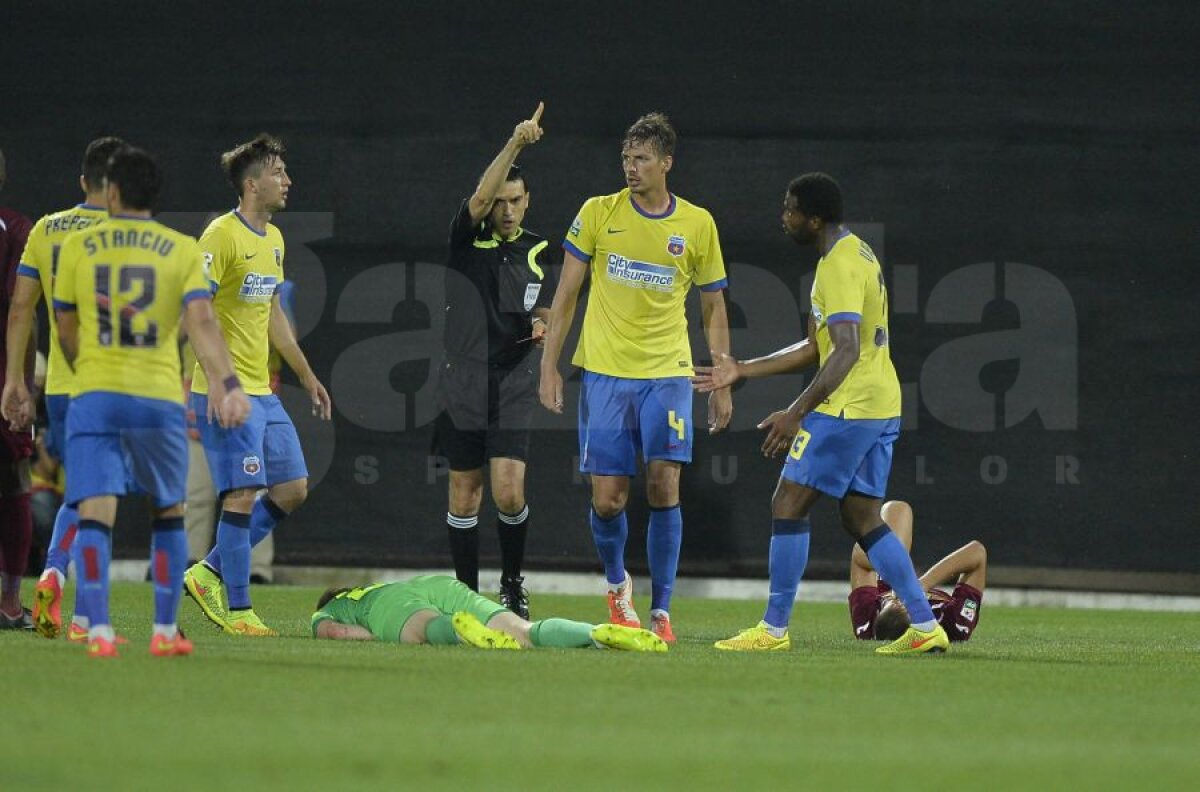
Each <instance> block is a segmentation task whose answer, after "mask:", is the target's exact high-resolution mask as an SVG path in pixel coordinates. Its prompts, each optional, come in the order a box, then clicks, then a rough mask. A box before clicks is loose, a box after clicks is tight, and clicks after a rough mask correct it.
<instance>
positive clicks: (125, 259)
mask: <svg viewBox="0 0 1200 792" xmlns="http://www.w3.org/2000/svg"><path fill="white" fill-rule="evenodd" d="M161 183H162V180H161V176H160V174H159V170H158V166H157V164H156V163H155V162H154V160H153V159H152V158H151V157H150V155H148V154H147V153H146V152H144V151H141V150H140V149H134V148H128V147H127V148H123V149H120V150H118V151H117V152H116V153H114V154H113V155H112V157H111V158H110V159H109V161H108V172H107V175H106V178H105V185H106V187H105V190H106V196H105V197H106V199H107V204H108V213H109V219H108V220H107V221H105V222H104V223H99V224H97V225H96V226H94V227H92V228H88V229H85V230H83V231H78V232H76V233H74V234H72V235H71V236H69V237H68V238H67V240H66V241H65V242H64V243H63V247H62V250H61V253H60V255H59V266H58V273H57V276H56V277H55V281H54V310H55V317H56V321H57V324H58V335H59V343H60V344H61V346H62V350H63V354H64V358H65V359H66V361H67V362H68V363H69V364H71V365H72V366H73V367H74V370H75V377H76V379H75V395H74V397H73V399H72V404H71V410H70V414H69V416H68V417H67V449H68V451H67V455H68V457H69V458H70V459H73V460H76V464H74V465H73V467H72V469H71V470H70V472H69V475H68V477H67V493H66V501H67V502H68V503H70V504H71V505H73V506H75V508H77V509H78V510H79V535H78V540H77V542H76V547H77V552H76V558H77V559H78V561H79V565H80V574H79V578H80V580H79V586H80V588H82V589H83V597H84V601H85V602H86V604H87V614H88V617H89V619H90V621H91V623H90V626H89V628H88V654H89V655H91V656H92V657H115V656H116V655H117V648H116V642H117V641H116V635H115V634H114V632H113V629H112V625H111V623H110V621H109V615H108V566H109V561H110V559H111V555H112V539H111V534H112V528H113V523H114V521H115V520H116V516H117V498H118V497H120V496H121V495H125V494H128V493H132V492H138V493H144V494H146V495H149V496H150V498H151V500H152V506H153V512H154V521H153V526H152V527H153V533H152V537H153V538H152V539H151V545H150V547H151V560H150V568H151V571H152V576H153V580H154V630H153V634H152V637H151V640H150V652H151V654H154V655H157V656H160V657H170V656H176V655H186V654H191V651H192V646H191V643H190V642H189V641H188V640H187V639H185V638H183V636H181V635H180V634H179V631H178V628H177V627H176V616H177V612H178V609H179V598H180V596H181V594H182V590H183V572H184V569H185V568H186V567H187V539H186V537H185V535H184V530H183V504H184V501H185V499H186V497H187V428H186V423H185V419H184V407H183V394H182V393H180V389H179V342H178V339H179V325H180V315H181V313H182V318H183V322H184V323H185V324H186V327H187V332H188V337H189V338H190V339H191V342H192V346H193V348H194V349H195V350H196V356H197V358H198V359H199V360H200V361H201V362H202V363H203V365H204V368H205V370H206V371H207V372H208V374H209V376H210V377H211V378H212V387H211V388H210V389H209V392H210V394H211V396H212V399H213V404H214V413H215V414H216V416H217V418H218V420H219V421H220V422H221V424H222V425H223V426H229V427H236V426H238V425H240V424H242V423H243V422H244V421H245V420H246V417H247V416H248V415H249V413H250V402H249V400H248V399H247V398H246V394H245V392H244V391H243V390H242V386H241V383H240V382H239V381H238V378H237V375H236V374H234V372H233V361H232V359H231V358H230V356H229V350H228V348H227V347H226V346H225V341H224V340H223V339H222V337H221V332H220V328H219V326H218V325H217V322H216V319H215V318H214V316H213V310H212V296H211V293H210V292H209V289H208V283H207V282H206V280H205V278H204V269H203V267H204V264H203V258H202V257H201V255H200V250H199V248H198V247H197V245H196V243H195V241H194V240H193V239H192V238H191V237H188V236H185V235H183V234H180V233H178V232H176V231H172V230H171V229H169V228H166V227H165V226H162V225H159V224H158V223H156V222H155V221H154V220H153V219H152V217H151V212H152V209H153V207H154V204H155V202H156V201H157V198H158V192H159V188H160V185H161Z"/></svg>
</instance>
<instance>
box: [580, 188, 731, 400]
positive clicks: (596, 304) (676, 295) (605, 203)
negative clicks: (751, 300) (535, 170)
mask: <svg viewBox="0 0 1200 792" xmlns="http://www.w3.org/2000/svg"><path fill="white" fill-rule="evenodd" d="M563 247H564V248H565V249H566V250H567V251H568V252H569V253H571V254H572V255H573V256H575V257H576V258H578V259H580V260H581V261H584V262H590V264H591V267H590V273H591V293H590V295H589V297H588V305H587V310H586V312H585V313H584V317H583V331H582V334H581V335H580V338H579V347H578V349H576V350H575V357H574V358H573V359H572V362H573V363H574V364H575V365H576V366H580V367H581V368H584V369H586V370H588V371H592V372H595V373H597V374H607V375H609V376H613V377H626V378H629V379H654V378H658V377H690V376H691V375H692V373H693V372H692V350H691V345H690V344H689V343H688V330H687V317H686V316H685V314H684V300H685V298H686V297H687V293H688V290H689V289H690V288H691V286H692V284H696V285H698V286H699V287H700V288H701V289H703V290H705V291H717V290H720V289H723V288H725V287H726V285H727V280H726V277H725V260H724V258H722V256H721V242H720V240H719V239H718V237H717V225H716V223H714V222H713V219H712V215H710V214H709V213H708V211H707V210H705V209H702V208H701V207H699V206H696V205H694V204H691V203H688V202H687V201H685V200H683V199H682V198H679V197H677V196H675V195H672V196H671V203H670V205H669V206H668V207H667V210H666V211H665V212H663V213H662V214H661V215H652V214H649V213H648V212H646V211H644V210H643V209H642V208H641V207H639V206H637V205H636V204H635V203H634V202H633V198H632V196H631V195H630V192H629V190H628V188H626V189H624V190H622V191H621V192H619V193H616V194H614V195H603V196H598V197H595V198H589V199H588V200H587V202H585V203H584V205H583V208H582V209H580V210H579V216H578V217H576V218H575V222H574V223H572V224H571V228H570V230H569V231H568V232H567V238H566V241H565V242H564V243H563Z"/></svg>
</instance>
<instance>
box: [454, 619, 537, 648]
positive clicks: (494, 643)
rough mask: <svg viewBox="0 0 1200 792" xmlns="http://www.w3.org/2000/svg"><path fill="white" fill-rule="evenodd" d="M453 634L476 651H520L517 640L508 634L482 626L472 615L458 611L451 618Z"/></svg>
mask: <svg viewBox="0 0 1200 792" xmlns="http://www.w3.org/2000/svg"><path fill="white" fill-rule="evenodd" d="M450 623H451V624H453V625H454V632H455V633H457V634H458V638H459V640H461V641H462V642H463V643H465V644H467V645H469V646H474V647H475V648H476V649H520V648H521V645H520V644H519V643H517V639H516V638H513V637H512V636H511V635H509V634H508V633H504V632H500V631H499V630H493V629H492V628H491V627H488V626H486V625H484V623H483V622H481V621H479V619H477V618H476V617H475V616H474V614H471V613H468V612H467V611H459V612H458V613H456V614H454V616H452V617H451V619H450Z"/></svg>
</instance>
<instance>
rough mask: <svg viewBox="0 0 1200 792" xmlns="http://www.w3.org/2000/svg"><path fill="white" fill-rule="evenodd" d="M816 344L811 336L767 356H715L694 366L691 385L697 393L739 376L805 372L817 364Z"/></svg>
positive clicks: (746, 377)
mask: <svg viewBox="0 0 1200 792" xmlns="http://www.w3.org/2000/svg"><path fill="white" fill-rule="evenodd" d="M818 361H819V358H818V355H817V345H816V344H815V343H813V341H812V339H811V338H806V339H804V340H803V341H800V342H797V343H795V344H792V345H791V346H786V347H784V348H783V349H778V350H776V351H774V352H772V353H771V354H769V355H764V356H763V357H757V358H752V359H750V360H736V359H735V358H734V357H733V356H732V355H725V354H721V355H717V356H716V357H715V358H714V359H713V365H711V366H696V367H695V369H696V376H695V377H693V378H692V387H694V388H695V389H696V390H697V391H699V392H700V393H709V392H710V391H714V390H716V389H717V388H727V387H729V386H730V385H733V384H734V383H736V382H737V381H738V380H740V379H750V378H752V377H770V376H774V375H775V374H789V373H792V372H796V371H804V370H805V369H809V368H812V367H813V366H815V365H817V363H818Z"/></svg>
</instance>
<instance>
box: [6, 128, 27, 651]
mask: <svg viewBox="0 0 1200 792" xmlns="http://www.w3.org/2000/svg"><path fill="white" fill-rule="evenodd" d="M6 176H7V169H6V167H5V162H4V152H2V151H0V189H3V187H4V181H5V177H6ZM32 228H33V222H32V221H31V220H30V219H29V218H28V217H26V216H25V215H23V214H21V213H20V212H17V211H14V210H12V209H7V208H4V207H0V267H2V268H3V282H2V283H0V388H2V387H3V385H4V338H3V333H4V328H5V327H6V326H7V322H8V306H9V303H10V302H11V301H12V293H13V287H14V286H15V284H16V279H17V265H18V264H19V263H20V261H21V253H22V252H23V251H24V250H25V242H26V240H28V239H29V231H30V230H31V229H32ZM33 353H34V346H33V344H30V345H29V358H30V359H29V361H27V362H28V365H26V367H25V370H26V371H29V372H31V373H32V372H33V362H32V356H33ZM32 455H33V436H32V435H31V434H30V433H29V432H28V431H24V432H18V431H13V430H11V429H10V428H9V427H8V426H7V424H2V425H0V629H3V630H19V629H32V628H33V621H32V620H31V619H30V616H29V611H27V610H26V609H25V608H24V607H22V605H21V576H22V575H24V574H25V566H26V564H28V562H29V546H30V543H31V542H32V540H33V517H32V513H31V512H30V510H29V488H30V478H29V458H30V457H31V456H32Z"/></svg>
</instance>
